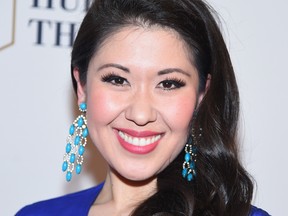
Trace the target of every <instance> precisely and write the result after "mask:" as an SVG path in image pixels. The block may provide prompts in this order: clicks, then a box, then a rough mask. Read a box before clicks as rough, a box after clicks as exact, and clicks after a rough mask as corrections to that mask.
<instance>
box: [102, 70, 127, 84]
mask: <svg viewBox="0 0 288 216" xmlns="http://www.w3.org/2000/svg"><path fill="white" fill-rule="evenodd" d="M101 80H102V82H107V83H111V84H112V85H116V86H124V85H129V83H128V81H127V79H125V78H123V77H121V76H118V75H116V74H113V73H111V74H106V75H104V76H102V78H101Z"/></svg>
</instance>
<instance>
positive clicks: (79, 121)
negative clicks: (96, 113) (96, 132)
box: [77, 117, 84, 127]
mask: <svg viewBox="0 0 288 216" xmlns="http://www.w3.org/2000/svg"><path fill="white" fill-rule="evenodd" d="M77 123H78V127H82V125H83V124H84V120H83V118H82V117H81V118H79V119H78V122H77Z"/></svg>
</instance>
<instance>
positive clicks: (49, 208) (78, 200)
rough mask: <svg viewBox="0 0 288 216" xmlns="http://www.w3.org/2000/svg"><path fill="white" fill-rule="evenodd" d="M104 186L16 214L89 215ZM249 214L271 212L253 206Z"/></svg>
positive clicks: (257, 214) (19, 215) (53, 200)
mask: <svg viewBox="0 0 288 216" xmlns="http://www.w3.org/2000/svg"><path fill="white" fill-rule="evenodd" d="M102 187H103V183H101V184H100V185H98V186H96V187H93V188H90V189H87V190H83V191H80V192H76V193H72V194H68V195H65V196H62V197H58V198H54V199H50V200H46V201H41V202H38V203H35V204H32V205H28V206H26V207H24V208H22V209H21V210H20V211H19V212H18V213H16V216H53V215H55V216H56V215H57V216H59V215H60V216H73V215H75V216H87V215H88V212H89V209H90V208H91V206H92V205H93V203H94V201H95V199H96V197H97V196H98V194H99V193H100V191H101V189H102ZM249 216H269V214H268V213H267V212H265V211H263V210H262V209H259V208H256V207H254V206H252V209H251V212H250V214H249Z"/></svg>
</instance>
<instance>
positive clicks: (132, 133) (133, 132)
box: [115, 128, 163, 137]
mask: <svg viewBox="0 0 288 216" xmlns="http://www.w3.org/2000/svg"><path fill="white" fill-rule="evenodd" d="M115 129H116V130H118V131H122V132H123V133H126V134H128V135H130V136H133V137H150V136H156V135H162V134H163V133H161V132H156V131H149V130H145V131H136V130H133V129H127V128H115Z"/></svg>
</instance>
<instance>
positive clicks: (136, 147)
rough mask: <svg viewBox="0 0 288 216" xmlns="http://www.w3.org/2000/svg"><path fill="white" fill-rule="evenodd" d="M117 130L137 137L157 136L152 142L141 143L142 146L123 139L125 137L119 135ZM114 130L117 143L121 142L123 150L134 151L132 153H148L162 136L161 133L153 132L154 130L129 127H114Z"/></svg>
mask: <svg viewBox="0 0 288 216" xmlns="http://www.w3.org/2000/svg"><path fill="white" fill-rule="evenodd" d="M119 131H121V132H122V133H124V134H126V135H127V136H130V137H133V138H138V139H141V138H149V137H151V138H152V137H157V138H156V139H155V141H154V142H151V143H150V142H149V144H147V145H143V146H139V145H133V144H131V143H130V142H128V141H125V139H123V137H121V136H120V135H119ZM115 132H116V136H117V139H118V141H119V143H120V144H121V146H122V147H123V148H124V149H125V150H127V151H129V152H131V153H134V154H148V153H149V152H151V151H153V150H154V149H155V148H156V147H157V145H158V143H159V141H160V140H161V137H162V133H159V132H154V131H135V130H131V129H124V128H119V129H116V130H115ZM159 136H161V137H159Z"/></svg>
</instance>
